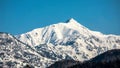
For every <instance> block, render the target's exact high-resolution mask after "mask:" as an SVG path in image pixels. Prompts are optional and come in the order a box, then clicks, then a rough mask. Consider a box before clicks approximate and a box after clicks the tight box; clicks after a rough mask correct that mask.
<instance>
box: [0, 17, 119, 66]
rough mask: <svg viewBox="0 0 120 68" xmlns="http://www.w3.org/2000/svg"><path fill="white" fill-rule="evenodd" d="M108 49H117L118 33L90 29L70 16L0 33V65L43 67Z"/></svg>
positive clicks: (83, 58)
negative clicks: (17, 32) (15, 32)
mask: <svg viewBox="0 0 120 68" xmlns="http://www.w3.org/2000/svg"><path fill="white" fill-rule="evenodd" d="M111 49H120V36H119V35H112V34H109V35H106V34H103V33H101V32H98V31H92V30H90V29H88V28H86V27H85V26H83V25H81V24H80V23H79V22H77V21H76V20H74V19H73V18H71V19H70V20H68V21H67V22H60V23H57V24H53V25H49V26H46V27H43V28H37V29H34V30H32V31H29V32H26V33H23V34H20V35H11V34H9V33H4V32H1V33H0V54H1V55H0V66H5V67H7V66H8V67H12V68H14V67H15V68H16V67H18V68H20V67H24V66H25V65H31V66H34V67H36V68H46V67H48V66H50V65H51V64H53V63H54V62H56V61H59V60H76V61H81V62H83V61H86V60H89V59H91V58H93V57H95V56H97V55H99V54H101V53H103V52H106V51H108V50H111Z"/></svg>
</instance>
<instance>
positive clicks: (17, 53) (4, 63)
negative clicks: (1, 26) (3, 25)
mask: <svg viewBox="0 0 120 68" xmlns="http://www.w3.org/2000/svg"><path fill="white" fill-rule="evenodd" d="M50 62H52V60H51V59H48V58H45V57H43V56H41V55H40V54H39V53H37V52H36V50H34V49H33V48H32V47H31V46H29V45H26V44H25V43H22V42H21V41H19V40H17V39H16V38H15V37H14V36H12V35H10V34H8V33H2V32H0V68H23V67H25V66H26V65H29V66H31V67H32V66H34V67H41V68H44V67H46V66H48V65H50Z"/></svg>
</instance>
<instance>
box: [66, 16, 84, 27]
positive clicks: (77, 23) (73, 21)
mask: <svg viewBox="0 0 120 68" xmlns="http://www.w3.org/2000/svg"><path fill="white" fill-rule="evenodd" d="M67 23H68V24H69V25H71V26H77V27H84V26H83V25H81V24H80V23H79V22H77V21H76V20H75V19H74V18H70V19H69V20H68V21H67Z"/></svg>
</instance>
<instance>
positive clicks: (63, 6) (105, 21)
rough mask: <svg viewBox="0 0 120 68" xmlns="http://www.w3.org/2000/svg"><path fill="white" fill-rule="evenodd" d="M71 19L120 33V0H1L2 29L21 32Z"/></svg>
mask: <svg viewBox="0 0 120 68" xmlns="http://www.w3.org/2000/svg"><path fill="white" fill-rule="evenodd" d="M70 18H74V19H76V20H77V21H78V22H80V23H81V24H82V25H84V26H86V27H87V28H89V29H91V30H95V31H100V32H102V33H105V34H118V35H120V0H0V32H9V33H11V34H14V35H15V34H21V33H25V32H28V31H31V30H33V29H35V28H39V27H44V26H47V25H50V24H54V23H58V22H65V21H66V20H68V19H70Z"/></svg>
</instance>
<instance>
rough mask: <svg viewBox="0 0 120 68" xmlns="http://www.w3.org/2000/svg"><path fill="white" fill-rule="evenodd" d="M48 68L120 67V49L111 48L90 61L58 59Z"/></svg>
mask: <svg viewBox="0 0 120 68" xmlns="http://www.w3.org/2000/svg"><path fill="white" fill-rule="evenodd" d="M48 68H120V49H113V50H109V51H107V52H105V53H102V54H100V55H98V56H96V57H94V58H92V59H90V60H88V61H84V62H80V61H74V60H62V61H57V62H55V63H54V64H52V65H51V66H49V67H48Z"/></svg>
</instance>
